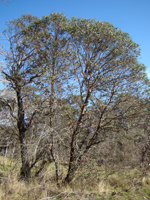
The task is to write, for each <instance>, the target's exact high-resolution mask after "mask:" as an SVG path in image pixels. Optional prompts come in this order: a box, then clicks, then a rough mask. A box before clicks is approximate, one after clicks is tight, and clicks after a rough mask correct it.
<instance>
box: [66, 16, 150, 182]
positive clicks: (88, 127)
mask: <svg viewBox="0 0 150 200" xmlns="http://www.w3.org/2000/svg"><path fill="white" fill-rule="evenodd" d="M69 33H70V37H71V45H72V50H73V52H72V54H71V56H70V59H71V65H70V68H69V69H70V72H71V76H72V80H74V89H72V91H73V92H74V94H75V93H77V91H78V95H80V99H78V102H77V104H78V106H79V108H80V111H79V114H78V116H77V117H76V121H74V122H72V121H71V123H72V124H73V126H72V130H71V142H70V156H69V167H68V173H67V176H66V178H65V182H67V183H69V182H70V181H71V180H72V179H73V176H74V173H75V171H76V170H77V169H78V167H79V164H80V162H81V160H82V157H83V155H85V154H86V153H87V152H88V151H89V150H90V149H91V148H92V147H93V146H95V145H98V144H100V143H101V142H103V141H105V139H106V138H107V137H108V136H109V133H110V132H112V131H116V132H117V131H118V127H117V126H116V121H117V120H121V119H128V118H129V117H131V115H132V117H135V112H136V110H134V111H133V113H132V114H131V113H130V109H131V107H133V106H134V105H133V104H131V106H127V107H126V109H125V110H124V112H123V113H121V112H119V111H118V109H119V105H120V104H121V103H123V102H126V101H129V96H128V95H126V94H127V93H130V94H134V95H135V96H137V95H139V94H140V92H141V91H140V90H139V89H138V88H140V87H144V85H145V84H147V83H148V80H147V78H146V75H145V66H144V65H142V64H140V63H139V62H138V56H139V55H140V49H139V46H138V45H137V44H136V43H134V42H133V41H132V39H131V37H130V36H129V35H128V34H127V33H125V32H123V31H122V30H119V29H118V28H115V27H114V26H113V25H112V24H109V23H108V22H100V21H95V20H88V19H81V18H79V19H78V18H72V20H71V22H70V30H69ZM130 98H131V99H132V95H131V96H130ZM123 128H124V127H123Z"/></svg>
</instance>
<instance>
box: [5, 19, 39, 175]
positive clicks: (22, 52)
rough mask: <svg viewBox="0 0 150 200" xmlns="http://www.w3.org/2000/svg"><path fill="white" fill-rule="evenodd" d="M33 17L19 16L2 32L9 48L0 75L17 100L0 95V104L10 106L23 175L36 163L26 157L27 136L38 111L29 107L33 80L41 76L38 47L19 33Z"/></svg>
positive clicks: (33, 85)
mask: <svg viewBox="0 0 150 200" xmlns="http://www.w3.org/2000/svg"><path fill="white" fill-rule="evenodd" d="M36 19H37V18H36V17H33V16H30V15H24V16H22V17H21V18H20V19H17V20H15V21H10V22H9V26H8V30H6V31H5V32H4V34H5V36H6V38H7V40H8V42H9V45H10V46H9V48H10V49H9V51H8V52H7V55H6V59H5V63H6V66H5V69H3V70H2V74H3V76H4V77H5V79H6V80H7V81H8V82H9V84H8V87H9V88H11V89H13V91H14V92H15V95H16V98H15V100H16V101H14V103H13V104H12V103H11V101H10V102H9V101H6V99H3V98H2V99H1V103H2V104H3V106H5V107H7V108H8V109H9V111H10V115H11V117H12V118H13V120H15V124H16V126H17V129H18V138H19V141H20V149H21V160H22V167H21V172H20V174H21V176H23V177H29V176H30V171H31V168H32V166H33V165H34V164H35V163H34V164H33V163H31V162H30V159H29V158H28V156H27V155H28V149H27V137H26V135H27V132H28V131H29V129H30V127H31V125H32V122H33V119H34V117H35V115H36V113H37V110H38V107H37V108H35V106H32V107H30V108H29V106H30V104H29V102H30V103H31V104H32V101H34V100H35V99H36V97H37V96H38V95H36V91H37V89H36V86H35V85H36V84H35V82H36V80H37V78H38V77H40V76H41V71H40V69H39V68H38V66H39V61H38V56H37V49H35V46H34V47H33V45H32V41H31V40H30V38H27V37H24V36H23V35H21V31H22V29H23V28H25V27H26V26H28V25H29V24H30V23H31V22H33V21H34V20H36ZM33 88H34V93H33ZM15 106H16V107H15ZM30 109H31V110H30ZM29 110H30V113H29Z"/></svg>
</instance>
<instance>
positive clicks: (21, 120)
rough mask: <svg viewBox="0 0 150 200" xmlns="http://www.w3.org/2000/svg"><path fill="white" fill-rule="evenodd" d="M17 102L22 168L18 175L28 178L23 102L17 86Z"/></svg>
mask: <svg viewBox="0 0 150 200" xmlns="http://www.w3.org/2000/svg"><path fill="white" fill-rule="evenodd" d="M17 101H18V122H17V127H18V131H19V140H20V148H21V162H22V167H21V170H20V175H21V177H22V178H29V177H30V172H31V169H30V163H29V161H28V152H27V146H26V136H25V133H26V123H25V116H24V109H23V101H22V98H21V88H20V87H19V86H18V88H17Z"/></svg>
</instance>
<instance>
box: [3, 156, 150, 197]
mask: <svg viewBox="0 0 150 200" xmlns="http://www.w3.org/2000/svg"><path fill="white" fill-rule="evenodd" d="M19 167H20V166H19V163H17V162H16V161H15V160H13V161H12V160H9V159H8V158H3V157H0V199H1V200H48V199H57V200H63V199H70V200H78V199H79V200H84V199H87V200H88V199H89V200H90V199H91V200H98V199H122V200H130V199H131V200H132V199H134V200H136V199H137V200H140V199H141V200H142V199H150V172H147V175H146V176H142V170H141V168H137V169H135V168H134V169H121V168H120V169H112V170H104V169H103V168H102V167H98V166H96V165H94V166H92V167H91V166H88V165H86V166H84V167H82V168H80V170H79V171H77V172H76V175H75V178H74V179H73V181H72V182H71V183H70V185H68V186H64V185H63V184H62V183H61V180H63V178H64V176H65V173H66V170H67V168H66V166H63V165H59V169H60V171H59V174H60V177H59V178H60V187H59V188H58V187H57V185H56V181H55V167H54V164H53V163H51V164H48V165H47V166H46V168H45V169H44V171H43V172H42V173H41V174H40V175H39V176H38V177H34V175H33V176H32V178H31V179H30V180H28V181H23V180H20V179H19ZM33 174H34V173H33Z"/></svg>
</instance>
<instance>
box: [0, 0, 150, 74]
mask: <svg viewBox="0 0 150 200" xmlns="http://www.w3.org/2000/svg"><path fill="white" fill-rule="evenodd" d="M9 1H10V4H9V6H7V5H6V4H4V3H3V2H0V32H1V31H2V30H3V29H4V28H5V21H8V20H12V19H16V18H18V17H20V16H21V15H22V14H28V13H29V14H32V15H35V16H38V17H42V16H43V15H49V14H50V13H51V12H63V13H64V14H65V15H66V16H67V17H68V18H69V19H70V18H71V17H73V16H76V17H81V18H95V19H96V20H100V21H109V22H110V23H112V24H113V25H114V26H115V27H118V28H120V29H122V30H123V31H125V32H128V33H129V34H130V36H131V37H132V39H133V41H134V42H136V43H138V44H139V45H140V48H141V59H140V60H139V61H140V62H141V63H143V64H145V66H146V67H147V73H148V75H149V77H150V0H9Z"/></svg>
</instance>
